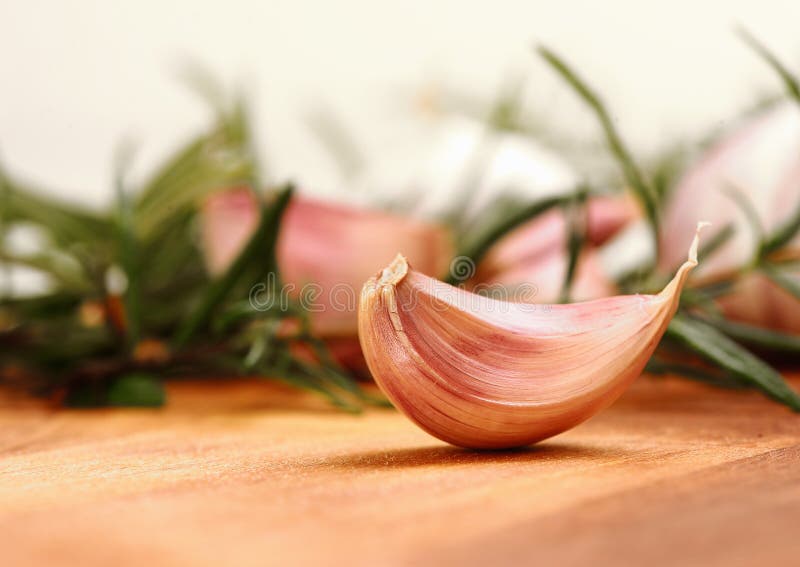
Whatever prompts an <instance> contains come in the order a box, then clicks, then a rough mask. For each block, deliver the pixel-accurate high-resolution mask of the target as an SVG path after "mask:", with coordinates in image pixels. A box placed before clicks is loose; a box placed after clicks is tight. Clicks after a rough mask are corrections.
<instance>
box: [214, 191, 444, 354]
mask: <svg viewBox="0 0 800 567" xmlns="http://www.w3.org/2000/svg"><path fill="white" fill-rule="evenodd" d="M256 199H257V197H256V196H255V195H254V194H253V192H252V191H250V190H249V189H247V188H244V187H243V188H234V189H230V190H227V191H221V192H219V193H216V194H213V195H211V196H210V197H209V198H208V199H206V201H205V202H204V204H203V211H202V215H201V219H202V227H201V228H202V230H201V234H202V237H203V250H204V253H205V259H206V263H207V266H208V269H209V272H210V273H212V274H219V273H220V272H222V271H223V270H225V269H226V268H227V266H228V265H230V263H231V262H232V261H233V259H234V258H235V257H236V255H237V254H238V253H239V251H240V250H241V248H242V247H243V246H244V244H245V242H246V241H247V239H248V238H249V237H250V234H252V232H253V230H254V229H255V226H256V224H257V223H258V203H257V200H256ZM452 248H453V243H452V238H451V235H450V233H449V231H448V230H447V229H446V228H445V227H443V226H441V225H437V224H433V223H426V222H420V221H417V220H414V219H411V218H406V217H401V216H397V215H392V214H389V213H385V212H381V211H375V210H368V209H363V208H357V207H348V206H344V205H339V204H334V203H327V202H324V201H320V200H317V199H311V198H308V197H305V196H302V195H296V196H295V197H293V198H292V202H291V203H290V204H289V206H288V208H287V210H286V213H285V214H284V218H283V220H282V224H281V232H280V236H279V239H278V249H277V255H278V266H279V268H280V272H281V278H282V281H283V283H284V284H285V285H286V286H287V287H286V288H285V291H286V292H287V294H288V295H289V296H290V297H293V298H298V297H301V296H303V293H304V292H305V293H306V294H307V295H306V297H308V298H309V302H308V304H307V305H306V307H307V308H308V310H309V313H310V318H311V326H312V331H313V332H314V334H315V335H316V336H318V337H326V338H327V337H342V338H346V337H351V338H353V339H355V337H356V333H357V301H358V291H359V289H360V288H361V285H362V283H363V282H364V280H365V279H367V278H368V277H369V276H370V275H371V274H372V273H373V271H374V269H375V266H376V265H381V264H383V263H386V262H388V261H390V260H391V259H392V257H393V256H394V254H395V253H396V252H397V250H398V249H403V250H407V251H408V255H409V258H410V259H411V260H412V261H413V262H414V264H415V265H416V266H418V267H419V268H420V270H422V271H423V272H425V273H427V274H433V275H441V274H443V273H444V272H445V271H446V269H447V265H448V262H449V261H450V258H451V257H452V253H453V252H452ZM254 283H256V282H254ZM308 293H311V295H308Z"/></svg>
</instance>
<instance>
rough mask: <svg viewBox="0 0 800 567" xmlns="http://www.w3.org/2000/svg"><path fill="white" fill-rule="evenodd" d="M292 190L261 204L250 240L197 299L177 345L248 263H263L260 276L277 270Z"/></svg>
mask: <svg viewBox="0 0 800 567" xmlns="http://www.w3.org/2000/svg"><path fill="white" fill-rule="evenodd" d="M292 192H293V187H292V186H291V185H289V186H287V187H286V188H285V189H284V190H282V191H281V192H280V193H278V195H277V196H276V198H275V199H274V201H273V202H272V203H271V204H267V203H264V204H262V205H261V219H260V220H259V223H258V226H257V227H256V229H255V231H254V232H253V234H252V236H251V237H250V240H248V242H247V244H246V245H245V247H244V249H242V251H241V252H240V253H239V255H238V256H237V257H236V259H235V260H234V261H233V263H232V264H231V265H230V267H229V268H228V269H227V270H226V272H225V273H224V274H222V276H221V277H219V278H217V279H216V280H214V281H213V282H211V284H210V285H209V286H208V289H207V290H206V292H205V293H204V295H203V297H202V298H201V300H200V305H199V306H198V307H197V309H195V310H194V311H193V312H192V314H191V315H190V316H189V317H188V318H187V319H186V320H185V321H184V324H183V325H182V326H181V327H180V328H179V329H178V332H177V333H176V334H175V337H174V340H173V343H174V345H175V347H176V348H180V347H182V346H184V345H186V343H187V342H188V341H189V339H191V338H192V336H193V335H194V334H195V333H196V332H197V331H199V330H201V329H203V328H205V327H206V325H207V324H208V322H209V320H210V318H211V316H212V315H213V314H214V312H215V310H216V309H217V307H218V306H219V305H220V304H221V303H222V302H223V301H224V300H225V298H226V297H227V295H228V293H229V292H230V291H231V289H232V288H233V287H234V286H235V285H236V284H237V283H238V282H239V281H240V279H241V278H242V276H243V275H244V274H245V272H246V270H247V268H248V266H252V265H253V264H254V263H257V264H258V265H260V266H262V268H261V269H260V272H261V275H262V276H264V275H266V274H267V273H269V272H276V273H277V262H276V259H275V246H276V244H277V241H278V233H279V231H280V224H281V218H282V216H283V212H284V210H285V209H286V207H287V206H288V204H289V201H290V199H291V196H292Z"/></svg>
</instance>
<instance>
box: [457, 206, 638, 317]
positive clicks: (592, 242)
mask: <svg viewBox="0 0 800 567" xmlns="http://www.w3.org/2000/svg"><path fill="white" fill-rule="evenodd" d="M586 210H587V226H586V229H587V235H586V236H587V243H588V245H587V246H586V247H585V248H584V250H583V251H582V253H581V256H580V258H579V259H578V265H577V272H576V274H575V279H574V281H573V286H572V297H573V298H574V299H575V300H579V301H580V300H587V299H596V298H598V297H604V296H607V295H610V294H612V293H613V292H614V285H613V284H612V282H611V280H610V279H609V277H608V275H607V274H605V272H604V268H603V266H602V265H601V263H600V261H599V259H598V256H597V251H596V249H595V246H597V245H600V244H603V243H604V242H605V241H607V240H608V239H609V238H611V237H612V236H614V235H615V234H616V233H617V232H619V231H620V229H622V228H623V227H624V226H625V225H627V224H628V223H630V222H632V221H633V220H634V219H635V218H637V216H638V209H637V207H636V204H635V203H634V202H633V201H632V199H630V198H629V197H626V196H602V197H592V198H591V199H590V200H589V201H588V203H587V208H586ZM567 229H568V227H567V221H566V218H565V216H564V212H563V211H562V210H560V209H555V210H551V211H549V212H547V213H545V214H543V215H541V216H539V217H537V218H535V219H533V220H532V221H530V222H528V223H526V224H524V225H523V226H521V227H520V228H518V229H516V230H514V231H513V232H511V233H510V234H509V235H507V236H506V237H504V238H502V239H501V240H500V241H499V242H498V243H497V244H495V246H494V247H492V249H491V250H490V251H489V253H488V254H487V255H486V257H485V258H484V259H483V260H482V261H481V262H480V264H479V265H478V267H477V271H476V274H475V277H474V278H473V281H472V282H471V283H472V285H473V286H474V285H480V286H485V285H502V286H505V287H508V288H511V289H513V288H515V287H517V286H520V285H525V284H533V285H535V287H536V294H535V296H534V297H533V298H532V301H534V302H536V303H547V302H555V301H558V298H559V296H560V294H561V288H562V285H563V282H564V278H565V275H566V272H567V265H568V256H567Z"/></svg>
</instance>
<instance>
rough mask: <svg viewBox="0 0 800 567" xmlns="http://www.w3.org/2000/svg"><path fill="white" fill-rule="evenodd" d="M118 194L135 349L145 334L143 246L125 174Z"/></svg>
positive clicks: (120, 237)
mask: <svg viewBox="0 0 800 567" xmlns="http://www.w3.org/2000/svg"><path fill="white" fill-rule="evenodd" d="M115 184H116V191H117V214H116V225H117V241H118V258H119V262H120V266H121V268H122V270H123V272H124V273H125V277H126V278H127V280H128V282H127V287H126V288H125V293H124V296H123V303H124V305H125V323H126V329H125V337H126V339H127V342H128V346H129V347H130V348H133V346H134V345H136V343H137V342H138V341H139V336H140V332H141V322H142V317H141V303H142V302H141V290H140V281H139V258H138V249H139V243H138V241H137V238H136V234H135V232H134V214H135V211H134V208H133V205H132V203H131V201H130V198H129V197H128V195H127V194H126V192H125V187H124V184H123V181H122V172H121V171H120V172H118V174H117V179H116V183H115Z"/></svg>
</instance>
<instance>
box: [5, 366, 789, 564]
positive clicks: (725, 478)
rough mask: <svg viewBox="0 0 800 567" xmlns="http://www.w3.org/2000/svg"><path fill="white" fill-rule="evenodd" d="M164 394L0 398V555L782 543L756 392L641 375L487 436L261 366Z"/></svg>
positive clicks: (770, 448)
mask: <svg viewBox="0 0 800 567" xmlns="http://www.w3.org/2000/svg"><path fill="white" fill-rule="evenodd" d="M795 385H797V381H796V380H795ZM171 400H172V402H171V405H170V407H169V408H168V409H166V410H101V411H52V410H49V409H47V408H43V407H42V406H41V405H39V404H37V403H31V402H26V401H14V400H10V399H4V401H2V402H0V564H2V565H5V566H12V565H13V566H16V565H48V566H50V565H82V566H84V565H89V566H91V565H114V566H115V567H121V566H127V565H136V566H140V565H150V566H156V565H158V566H160V565H236V566H248V565H269V564H276V565H287V564H290V565H291V564H326V565H331V564H349V565H362V564H363V565H387V564H409V565H424V564H437V565H494V564H497V563H498V562H499V563H507V562H518V563H525V564H534V563H535V564H539V565H577V564H586V563H591V564H595V565H598V564H599V565H602V564H607V563H612V562H613V563H615V564H621V563H623V564H636V565H662V564H664V565H675V564H681V565H726V566H729V565H766V564H777V565H781V564H783V565H797V564H798V562H800V532H799V530H800V416H796V415H793V414H791V413H790V412H788V411H787V410H784V409H783V408H781V407H779V406H778V405H776V404H772V403H770V402H767V401H765V400H763V399H762V398H761V397H760V396H759V395H758V394H750V393H739V392H735V393H733V392H722V391H719V390H713V389H709V388H706V387H702V386H696V385H692V384H687V383H684V382H679V381H676V380H666V381H665V380H656V379H649V378H643V379H640V380H639V381H638V382H637V384H635V385H634V388H633V389H632V390H631V391H630V392H629V393H628V394H627V395H626V396H625V397H624V398H623V399H622V400H620V401H619V402H617V403H616V404H615V405H614V406H613V407H612V408H611V409H609V410H607V411H606V412H604V413H602V414H601V415H599V416H597V417H596V418H594V419H592V420H591V421H589V422H588V423H586V424H584V425H582V426H580V427H578V428H577V429H575V430H573V431H571V432H568V433H566V434H564V435H561V436H559V437H557V438H555V439H552V440H550V441H547V442H545V443H543V444H541V445H539V446H536V447H533V448H530V449H526V450H519V451H511V452H501V453H476V452H469V451H465V450H461V449H456V448H452V447H448V446H446V445H444V444H442V443H440V442H438V441H436V440H435V439H433V438H431V437H429V436H427V435H426V434H425V433H423V432H422V431H420V430H418V429H417V428H416V427H415V426H413V425H412V424H410V423H409V422H408V421H406V420H405V419H404V418H403V417H402V416H400V415H398V414H397V413H395V412H393V411H390V410H375V411H371V412H369V413H367V414H366V415H362V416H349V415H344V414H340V413H336V412H333V411H330V410H327V409H325V408H324V405H323V406H321V405H320V404H319V403H317V402H315V401H313V400H311V401H309V400H308V399H307V398H301V399H298V397H296V396H294V395H293V394H290V393H288V392H287V391H286V390H282V389H278V388H276V387H273V386H269V385H267V384H265V383H246V382H243V383H235V384H233V385H231V386H230V387H227V388H226V387H221V386H218V385H217V386H211V385H206V384H182V385H177V386H173V387H172V391H171Z"/></svg>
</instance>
